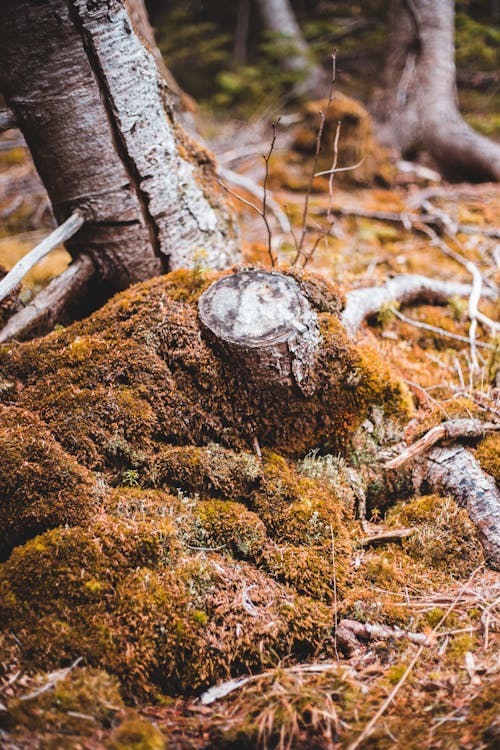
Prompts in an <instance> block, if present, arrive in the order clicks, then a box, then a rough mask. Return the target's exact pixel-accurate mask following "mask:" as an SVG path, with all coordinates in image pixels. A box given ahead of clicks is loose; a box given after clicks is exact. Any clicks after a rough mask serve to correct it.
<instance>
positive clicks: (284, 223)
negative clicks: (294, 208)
mask: <svg viewBox="0 0 500 750" xmlns="http://www.w3.org/2000/svg"><path fill="white" fill-rule="evenodd" d="M217 173H218V175H219V177H220V178H222V179H223V180H225V181H226V182H230V183H231V184H232V185H235V186H236V187H241V188H243V190H246V192H247V193H250V194H251V195H254V196H255V197H256V198H258V199H259V200H260V201H262V200H263V198H264V191H263V189H262V187H261V185H258V184H257V183H256V182H254V180H251V179H250V177H248V175H245V174H239V173H238V172H233V170H232V169H224V168H223V167H219V169H218V170H217ZM220 184H221V185H222V187H224V185H223V183H220ZM232 195H233V196H234V197H235V198H238V199H241V201H242V202H244V199H243V198H241V196H239V195H237V194H236V193H232ZM266 201H267V206H268V208H270V209H271V211H272V212H273V214H274V216H275V218H276V221H277V222H278V224H279V226H280V229H281V231H282V232H290V229H291V226H290V219H289V218H288V216H287V215H286V213H284V212H283V211H282V210H281V208H280V206H279V204H278V203H277V202H276V201H275V200H274V198H273V197H272V195H271V194H270V193H269V190H268V191H267V198H266ZM247 205H248V204H247ZM253 208H254V209H256V207H255V206H253ZM260 215H261V214H260Z"/></svg>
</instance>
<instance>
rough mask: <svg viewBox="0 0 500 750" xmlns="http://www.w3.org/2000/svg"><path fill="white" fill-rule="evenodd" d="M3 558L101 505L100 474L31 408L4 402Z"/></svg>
mask: <svg viewBox="0 0 500 750" xmlns="http://www.w3.org/2000/svg"><path fill="white" fill-rule="evenodd" d="M0 487H1V489H0V528H1V530H2V533H1V538H0V557H2V556H5V555H6V554H8V553H9V552H10V550H11V549H12V547H14V546H15V545H16V544H19V543H20V542H23V541H25V540H26V539H29V538H30V537H31V536H34V535H35V534H37V533H39V532H40V531H45V530H46V529H50V528H53V527H55V526H59V525H63V524H68V525H75V524H78V523H82V522H83V521H85V520H87V519H88V518H89V517H90V516H91V514H92V512H94V511H95V510H96V508H97V507H98V504H99V492H98V488H97V484H96V481H95V478H94V477H93V476H92V474H91V473H90V472H89V471H88V470H87V469H85V468H84V467H82V466H80V465H79V464H78V463H77V462H76V461H75V459H74V458H73V457H72V456H71V455H69V454H68V453H67V452H66V451H64V450H63V449H62V448H61V446H60V445H59V444H58V443H57V442H56V441H55V440H54V438H53V437H52V435H51V434H50V432H49V431H48V430H47V427H46V425H45V424H43V422H41V421H40V419H39V418H38V417H37V416H36V415H35V414H33V413H32V412H29V411H26V410H25V409H20V408H17V407H14V406H2V405H0Z"/></svg>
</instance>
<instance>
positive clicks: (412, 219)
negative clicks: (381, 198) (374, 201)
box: [316, 160, 500, 239]
mask: <svg viewBox="0 0 500 750" xmlns="http://www.w3.org/2000/svg"><path fill="white" fill-rule="evenodd" d="M360 164H362V160H361V162H358V164H354V165H353V166H351V167H341V168H340V169H337V171H338V172H339V171H347V170H350V169H355V168H356V167H359V166H360ZM328 173H329V170H327V171H326V172H318V173H317V174H316V177H319V176H320V175H323V174H328ZM333 212H334V213H335V215H336V216H354V217H359V218H361V219H375V220H376V221H389V222H394V223H396V224H402V225H403V226H404V227H405V228H406V229H408V230H410V229H411V227H412V224H415V223H419V224H425V225H428V226H429V225H430V226H435V227H438V228H441V227H442V226H443V222H442V219H441V218H440V217H439V216H436V215H435V214H411V213H409V212H406V211H401V212H390V211H369V210H368V209H364V208H335V209H333ZM455 226H456V229H457V231H458V232H462V234H482V235H483V236H484V237H492V238H496V239H498V238H499V237H500V229H496V228H495V227H493V228H486V227H479V226H476V225H474V224H456V225H455Z"/></svg>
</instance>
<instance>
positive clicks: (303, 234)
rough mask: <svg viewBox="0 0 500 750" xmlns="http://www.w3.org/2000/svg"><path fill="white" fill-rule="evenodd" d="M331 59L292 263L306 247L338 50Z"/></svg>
mask: <svg viewBox="0 0 500 750" xmlns="http://www.w3.org/2000/svg"><path fill="white" fill-rule="evenodd" d="M330 59H331V61H332V76H331V79H330V91H329V93H328V100H327V103H326V107H325V109H324V111H321V112H320V113H319V117H320V120H319V127H318V132H317V134H316V149H315V152H314V161H313V167H312V170H311V175H310V177H309V182H308V184H307V190H306V194H305V198H304V209H303V212H302V230H301V233H300V239H299V253H298V254H297V256H296V258H295V260H294V262H293V264H292V265H295V264H296V263H297V262H298V260H299V256H300V252H301V251H302V248H303V247H304V242H305V239H306V234H307V217H308V215H309V200H310V197H311V192H312V186H313V182H314V176H315V174H316V171H317V168H318V159H319V152H320V150H321V143H322V140H323V130H324V128H325V121H326V116H327V114H328V110H329V109H330V105H331V103H332V101H333V99H334V96H335V80H336V76H337V74H336V60H337V52H336V50H334V51H333V52H332V54H331V55H330Z"/></svg>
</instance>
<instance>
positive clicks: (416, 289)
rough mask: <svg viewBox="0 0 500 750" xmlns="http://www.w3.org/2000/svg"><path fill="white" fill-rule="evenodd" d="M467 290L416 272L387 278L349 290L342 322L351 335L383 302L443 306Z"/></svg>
mask: <svg viewBox="0 0 500 750" xmlns="http://www.w3.org/2000/svg"><path fill="white" fill-rule="evenodd" d="M470 293H471V286H470V285H469V284H460V283H457V282H452V281H439V280H438V279H430V278H427V277H426V276H420V275H417V274H402V275H401V276H395V277H394V278H392V279H389V280H388V281H386V282H385V284H383V285H382V286H372V287H367V288H365V289H354V290H352V291H351V292H349V293H348V294H347V303H346V306H345V309H344V312H343V315H342V322H343V324H344V326H345V328H346V330H347V331H348V333H349V334H350V336H355V335H356V333H357V331H358V330H359V328H360V326H361V324H362V323H363V321H364V320H366V319H367V318H370V317H371V316H372V315H376V314H377V313H378V312H379V311H380V309H381V308H382V307H383V306H384V305H388V304H390V303H391V302H395V301H398V302H400V303H401V304H408V303H410V302H418V301H421V302H427V303H428V304H437V305H443V304H447V302H448V301H449V299H450V298H451V297H468V296H469V295H470ZM482 294H483V296H485V297H488V298H490V299H491V298H496V295H495V293H494V292H493V291H492V290H489V289H483V290H482ZM466 341H469V339H466Z"/></svg>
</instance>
